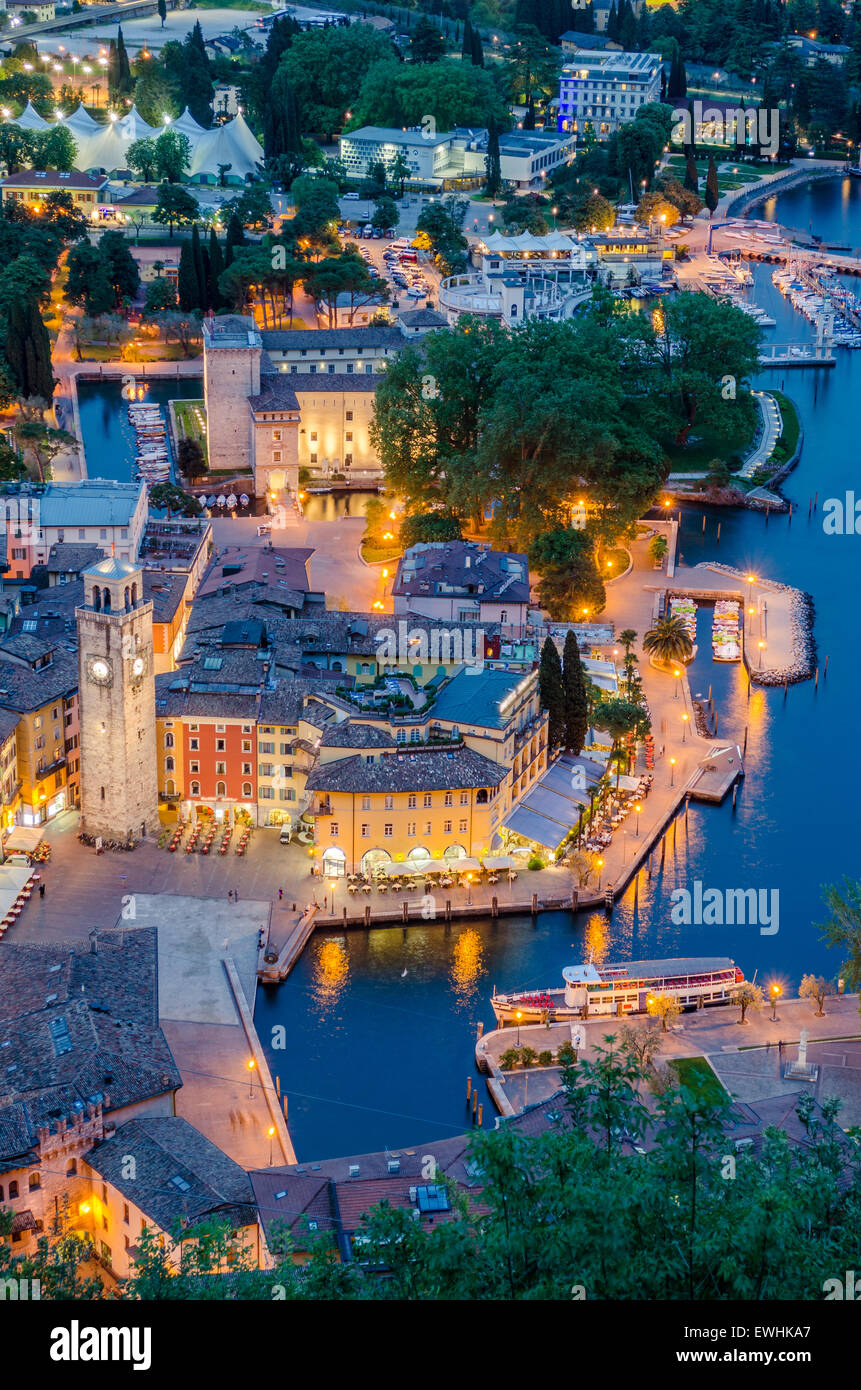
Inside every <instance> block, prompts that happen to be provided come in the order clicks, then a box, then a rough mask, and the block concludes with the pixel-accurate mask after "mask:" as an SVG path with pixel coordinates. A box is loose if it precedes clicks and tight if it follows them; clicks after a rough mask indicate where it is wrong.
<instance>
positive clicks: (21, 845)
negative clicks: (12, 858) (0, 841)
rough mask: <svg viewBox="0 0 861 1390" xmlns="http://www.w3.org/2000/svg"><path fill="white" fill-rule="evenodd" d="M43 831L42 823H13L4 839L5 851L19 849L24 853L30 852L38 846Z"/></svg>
mask: <svg viewBox="0 0 861 1390" xmlns="http://www.w3.org/2000/svg"><path fill="white" fill-rule="evenodd" d="M44 833H45V827H44V825H33V826H30V825H13V827H12V829H11V830H10V831H9V834H8V835H7V837H6V839H5V841H4V846H5V849H6V853H7V854H9V853H10V852H11V851H12V850H16V849H21V850H23V851H24V853H25V854H32V853H33V851H34V850H35V849H38V848H39V844H40V842H41V839H42V836H43V835H44Z"/></svg>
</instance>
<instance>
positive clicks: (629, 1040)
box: [621, 1021, 664, 1072]
mask: <svg viewBox="0 0 861 1390" xmlns="http://www.w3.org/2000/svg"><path fill="white" fill-rule="evenodd" d="M663 1032H664V1029H663V1028H658V1027H657V1026H656V1024H655V1023H652V1022H647V1021H642V1022H639V1021H638V1022H636V1023H626V1024H624V1026H623V1028H622V1035H621V1036H622V1047H623V1048H624V1050H625V1051H626V1052H629V1053H630V1054H631V1056H632V1057H634V1058H636V1061H637V1065H638V1066H639V1067H640V1068H642V1070H643V1071H644V1072H648V1071H652V1070H653V1068H654V1064H655V1058H656V1057H657V1055H658V1053H659V1052H660V1050H661V1047H662V1046H663V1038H662V1034H663Z"/></svg>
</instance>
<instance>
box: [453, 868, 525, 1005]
mask: <svg viewBox="0 0 861 1390" xmlns="http://www.w3.org/2000/svg"><path fill="white" fill-rule="evenodd" d="M466 885H467V886H466V905H467V907H472V874H467V876H466ZM518 1017H519V1015H518Z"/></svg>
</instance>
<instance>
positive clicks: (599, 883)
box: [598, 859, 604, 893]
mask: <svg viewBox="0 0 861 1390" xmlns="http://www.w3.org/2000/svg"><path fill="white" fill-rule="evenodd" d="M603 868H604V860H603V859H599V860H598V892H599V893H600V891H601V870H602V869H603Z"/></svg>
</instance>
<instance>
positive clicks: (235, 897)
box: [233, 888, 239, 903]
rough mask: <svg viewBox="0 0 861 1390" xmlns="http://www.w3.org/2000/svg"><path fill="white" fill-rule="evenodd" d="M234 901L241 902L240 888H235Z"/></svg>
mask: <svg viewBox="0 0 861 1390" xmlns="http://www.w3.org/2000/svg"><path fill="white" fill-rule="evenodd" d="M233 901H234V902H235V903H238V902H239V889H238V888H234V890H233Z"/></svg>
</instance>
